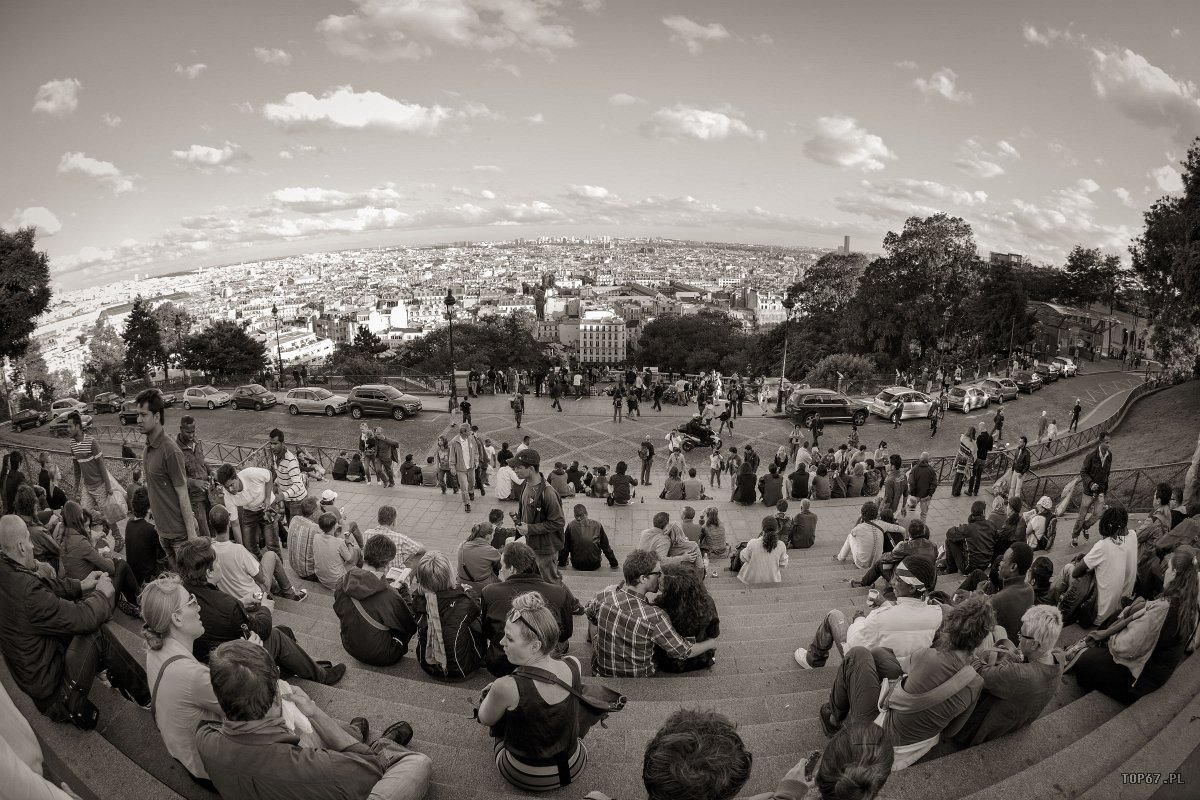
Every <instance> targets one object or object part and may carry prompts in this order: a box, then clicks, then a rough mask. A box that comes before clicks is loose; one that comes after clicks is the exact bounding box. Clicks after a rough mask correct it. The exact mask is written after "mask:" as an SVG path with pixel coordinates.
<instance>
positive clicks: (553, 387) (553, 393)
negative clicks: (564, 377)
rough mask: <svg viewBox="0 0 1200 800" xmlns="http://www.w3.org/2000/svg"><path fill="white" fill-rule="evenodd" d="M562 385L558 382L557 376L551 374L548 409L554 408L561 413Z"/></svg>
mask: <svg viewBox="0 0 1200 800" xmlns="http://www.w3.org/2000/svg"><path fill="white" fill-rule="evenodd" d="M561 399H562V383H561V382H560V381H559V380H558V376H557V375H554V374H551V376H550V407H551V408H556V409H558V411H559V412H560V413H561V412H562V403H560V402H559V400H561Z"/></svg>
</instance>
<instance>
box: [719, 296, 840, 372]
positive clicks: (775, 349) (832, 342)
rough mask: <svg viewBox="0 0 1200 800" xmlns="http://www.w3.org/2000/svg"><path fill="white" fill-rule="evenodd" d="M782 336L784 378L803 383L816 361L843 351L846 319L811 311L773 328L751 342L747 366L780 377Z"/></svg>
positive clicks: (820, 311) (830, 313)
mask: <svg viewBox="0 0 1200 800" xmlns="http://www.w3.org/2000/svg"><path fill="white" fill-rule="evenodd" d="M785 333H786V335H787V375H786V377H787V378H788V379H789V380H793V381H797V380H802V379H803V378H804V377H805V376H806V375H807V373H808V370H810V369H812V367H813V365H814V364H816V362H818V361H820V360H821V359H822V358H825V356H828V355H832V354H833V353H840V352H842V351H843V350H844V349H845V342H846V318H845V315H844V314H839V313H832V312H829V311H823V310H813V311H812V312H810V313H809V314H808V315H807V316H804V317H800V318H793V319H792V320H791V321H790V322H787V323H785V324H783V325H776V326H775V327H773V328H771V329H770V330H768V331H767V332H766V333H764V334H762V335H760V336H758V337H757V338H756V339H755V340H754V354H753V356H752V357H751V359H750V363H751V364H752V365H753V366H754V368H755V369H756V371H758V372H760V373H764V374H766V375H778V374H779V370H780V367H781V366H782V364H783V339H784V335H785ZM739 369H740V368H739Z"/></svg>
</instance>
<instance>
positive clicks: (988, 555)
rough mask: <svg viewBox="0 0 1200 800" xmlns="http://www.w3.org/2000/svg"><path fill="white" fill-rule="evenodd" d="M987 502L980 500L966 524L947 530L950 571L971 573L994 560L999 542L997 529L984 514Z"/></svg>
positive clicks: (947, 561)
mask: <svg viewBox="0 0 1200 800" xmlns="http://www.w3.org/2000/svg"><path fill="white" fill-rule="evenodd" d="M986 512H987V503H985V502H984V501H982V500H976V501H975V502H974V503H972V504H971V513H970V516H968V517H967V522H966V524H964V525H955V526H954V527H952V528H950V529H949V530H947V531H946V571H947V572H948V573H950V574H953V573H955V572H961V573H962V574H963V575H970V574H971V573H972V572H974V571H975V570H977V569H981V570H984V571H986V570H987V568H988V567H990V566H991V564H992V556H993V551H994V550H995V544H996V529H995V528H994V527H993V526H992V523H990V522H988V521H987V519H985V518H984V514H985V513H986Z"/></svg>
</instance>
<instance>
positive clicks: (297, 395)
mask: <svg viewBox="0 0 1200 800" xmlns="http://www.w3.org/2000/svg"><path fill="white" fill-rule="evenodd" d="M283 404H284V405H285V406H287V410H288V413H289V414H291V415H292V416H295V415H296V414H324V415H325V416H327V417H332V416H334V415H335V414H343V413H345V411H346V408H347V398H346V396H345V395H343V394H334V393H333V392H331V391H329V390H328V389H323V388H321V387H320V386H306V387H304V388H303V389H290V390H289V391H288V393H287V395H286V396H285V397H284V398H283Z"/></svg>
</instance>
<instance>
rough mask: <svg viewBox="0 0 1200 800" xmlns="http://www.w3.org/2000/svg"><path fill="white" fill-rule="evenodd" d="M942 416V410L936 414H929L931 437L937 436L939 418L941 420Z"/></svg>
mask: <svg viewBox="0 0 1200 800" xmlns="http://www.w3.org/2000/svg"><path fill="white" fill-rule="evenodd" d="M941 418H942V413H941V412H940V411H939V412H938V413H936V414H931V415H930V416H929V438H930V439H932V438H933V437H935V436H937V429H938V420H940V419H941Z"/></svg>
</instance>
